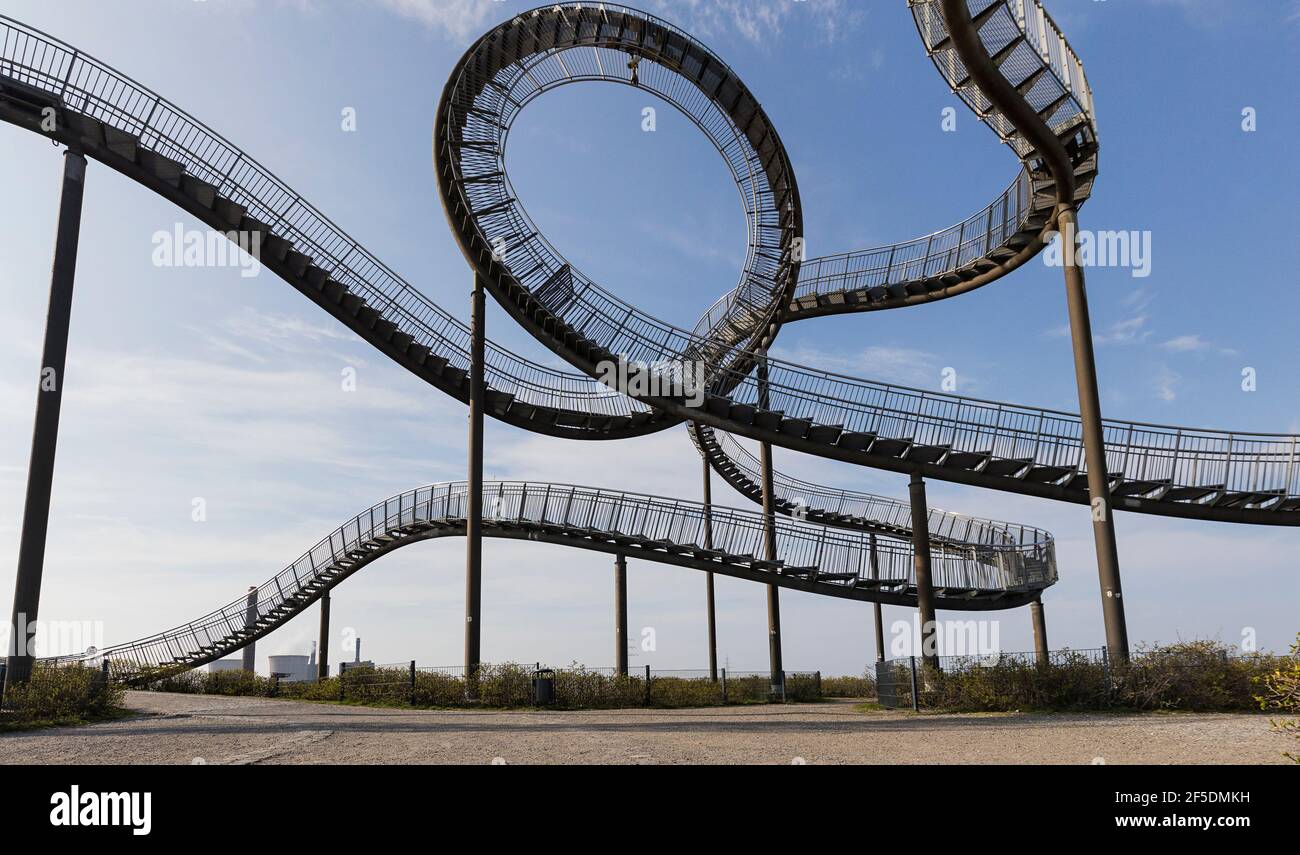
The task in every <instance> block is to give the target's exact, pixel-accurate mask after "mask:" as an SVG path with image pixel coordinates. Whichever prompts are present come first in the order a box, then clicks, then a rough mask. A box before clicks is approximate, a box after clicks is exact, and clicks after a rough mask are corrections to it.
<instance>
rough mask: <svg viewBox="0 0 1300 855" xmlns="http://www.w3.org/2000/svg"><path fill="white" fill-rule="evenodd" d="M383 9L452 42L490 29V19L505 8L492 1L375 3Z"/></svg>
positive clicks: (398, 0) (385, 0) (386, 0)
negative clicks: (409, 19)
mask: <svg viewBox="0 0 1300 855" xmlns="http://www.w3.org/2000/svg"><path fill="white" fill-rule="evenodd" d="M372 2H375V3H378V4H379V5H380V6H383V7H384V8H386V9H388V10H389V11H391V12H395V13H397V14H398V15H401V16H402V17H405V18H411V19H413V20H416V21H419V22H420V23H422V24H424V25H425V26H427V27H429V28H431V29H433V30H436V31H438V32H439V33H441V34H443V35H446V36H448V37H450V38H453V39H457V40H464V39H468V38H473V37H475V36H478V35H480V34H481V33H482V31H483V30H485V29H486V26H485V25H486V23H487V21H488V19H489V18H494V17H496V16H497V15H498V14H499V13H500V12H501V10H502V9H503V8H504V5H503V4H500V3H493V2H491V0H372Z"/></svg>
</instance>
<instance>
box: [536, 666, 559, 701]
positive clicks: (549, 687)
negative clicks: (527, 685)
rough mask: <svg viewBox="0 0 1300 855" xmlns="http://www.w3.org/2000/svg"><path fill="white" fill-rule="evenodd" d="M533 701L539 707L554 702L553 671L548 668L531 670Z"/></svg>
mask: <svg viewBox="0 0 1300 855" xmlns="http://www.w3.org/2000/svg"><path fill="white" fill-rule="evenodd" d="M533 703H534V704H536V705H537V706H539V707H540V706H543V705H545V704H553V703H555V672H554V671H552V670H551V669H550V668H538V669H537V670H536V671H534V672H533Z"/></svg>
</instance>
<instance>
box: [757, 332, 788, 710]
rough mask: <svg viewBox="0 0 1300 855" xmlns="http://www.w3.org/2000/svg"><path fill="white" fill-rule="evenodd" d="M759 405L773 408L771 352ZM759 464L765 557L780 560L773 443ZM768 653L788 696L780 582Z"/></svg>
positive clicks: (764, 446)
mask: <svg viewBox="0 0 1300 855" xmlns="http://www.w3.org/2000/svg"><path fill="white" fill-rule="evenodd" d="M758 406H759V408H760V409H764V410H766V409H769V408H770V402H769V391H768V384H767V354H766V353H762V354H760V355H759V362H758ZM759 465H760V468H761V470H762V476H761V479H760V480H761V482H762V488H763V546H764V556H763V557H764V558H766V559H767V560H768V561H776V560H777V556H776V493H775V490H774V488H773V486H772V444H771V443H769V442H764V443H760V445H759ZM767 639H768V640H767V656H768V665H769V669H770V670H771V672H772V693H773V694H774V695H780V696H782V697H784V695H785V665H784V664H783V663H782V662H781V589H780V588H778V587H777V586H776V585H772V584H769V585H768V586H767Z"/></svg>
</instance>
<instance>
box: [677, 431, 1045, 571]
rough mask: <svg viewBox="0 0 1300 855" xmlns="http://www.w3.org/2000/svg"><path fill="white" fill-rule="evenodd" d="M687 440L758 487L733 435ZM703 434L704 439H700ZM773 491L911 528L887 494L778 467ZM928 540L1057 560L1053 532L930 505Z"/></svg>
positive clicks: (780, 497)
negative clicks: (1031, 550) (1025, 551)
mask: <svg viewBox="0 0 1300 855" xmlns="http://www.w3.org/2000/svg"><path fill="white" fill-rule="evenodd" d="M690 434H691V440H692V442H694V443H695V446H696V448H697V449H698V450H699V452H700V454H701V455H703V456H704V457H706V458H707V459H709V460H710V461H712V462H715V463H721V462H722V461H729V462H730V463H732V464H733V465H735V466H736V468H737V469H738V471H739V473H740V477H742V478H743V479H744V480H747V481H749V482H750V483H751V484H753V485H755V486H757V485H758V484H759V483H760V478H761V472H762V469H761V465H760V463H759V460H758V458H756V457H755V456H754V454H753V452H751V451H750V450H749V449H747V448H746V447H745V446H743V445H741V444H740V442H738V441H737V440H736V438H735V437H733V436H732V435H731V434H728V433H726V432H725V431H716V430H713V429H712V428H709V427H706V426H703V425H701V426H698V427H697V428H695V429H693V430H692V431H690ZM701 436H703V437H704V443H703V444H702V443H701V439H700V438H701ZM772 484H773V488H774V490H773V492H774V494H775V496H776V499H777V502H778V503H782V502H783V503H786V504H788V505H791V506H793V507H795V508H801V509H803V510H804V511H806V512H818V511H820V512H824V513H831V514H836V515H844V516H851V517H855V518H858V519H860V520H862V521H863V523H864V524H865V525H866V526H867V527H878V528H881V529H892V530H894V531H903V532H910V531H911V528H912V506H911V504H909V503H908V502H903V501H899V500H898V499H893V498H890V497H888V496H878V495H875V494H872V493H865V492H861V491H857V490H845V489H836V488H833V487H826V486H823V485H821V484H814V483H812V482H809V481H804V480H801V479H799V478H795V477H794V476H791V475H787V474H785V473H783V472H781V471H780V470H773V473H772ZM927 520H928V528H929V532H930V537H931V539H932V540H936V541H940V542H948V544H949V545H957V546H966V547H979V548H984V549H990V548H991V549H995V550H997V549H1018V548H1019V547H1022V546H1034V547H1037V548H1039V549H1041V550H1042V551H1043V553H1044V555H1049V554H1050V556H1051V560H1052V561H1053V562H1054V561H1055V548H1056V547H1055V540H1054V538H1053V537H1052V534H1051V532H1048V531H1045V530H1043V529H1040V528H1036V527H1034V526H1028V525H1024V524H1022V523H1013V522H1006V521H1003V520H993V519H985V518H982V517H973V516H969V515H966V514H959V513H955V512H953V511H946V510H943V509H942V508H936V507H931V508H929V510H928V515H927Z"/></svg>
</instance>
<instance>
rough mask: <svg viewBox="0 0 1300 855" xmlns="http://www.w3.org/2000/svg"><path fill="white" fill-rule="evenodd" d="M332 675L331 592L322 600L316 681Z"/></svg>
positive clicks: (324, 595)
mask: <svg viewBox="0 0 1300 855" xmlns="http://www.w3.org/2000/svg"><path fill="white" fill-rule="evenodd" d="M329 675H330V592H329V591H326V592H325V593H324V594H322V595H321V598H320V642H319V643H318V644H317V645H316V679H318V680H325V679H328V678H329Z"/></svg>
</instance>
